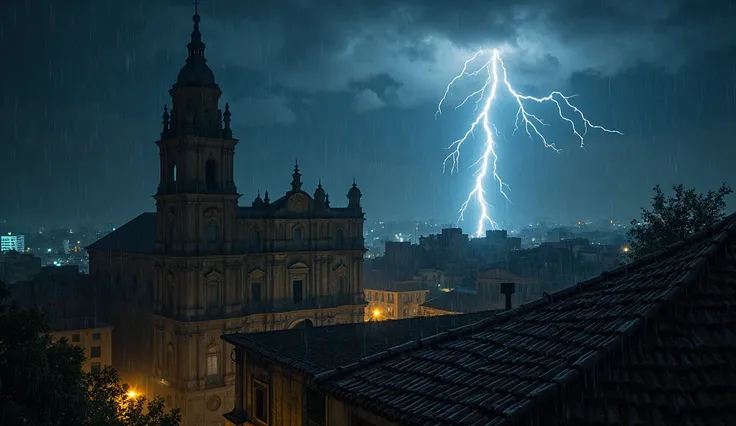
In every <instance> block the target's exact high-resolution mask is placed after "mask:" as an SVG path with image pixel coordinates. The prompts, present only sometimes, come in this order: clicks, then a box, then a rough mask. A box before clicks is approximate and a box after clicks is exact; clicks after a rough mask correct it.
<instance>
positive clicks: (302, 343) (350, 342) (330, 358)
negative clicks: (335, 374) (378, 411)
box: [222, 312, 494, 374]
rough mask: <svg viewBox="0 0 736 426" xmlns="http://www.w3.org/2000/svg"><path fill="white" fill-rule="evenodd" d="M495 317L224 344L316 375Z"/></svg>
mask: <svg viewBox="0 0 736 426" xmlns="http://www.w3.org/2000/svg"><path fill="white" fill-rule="evenodd" d="M491 315H494V313H493V312H480V313H476V314H471V315H443V316H437V317H423V318H412V319H404V320H396V321H378V322H373V321H371V322H360V323H353V324H339V325H333V326H325V327H309V328H293V329H290V330H280V331H270V332H263V333H236V334H228V335H224V336H222V339H223V340H225V341H226V342H229V343H231V344H233V345H234V346H237V347H241V348H247V349H249V350H250V351H253V352H255V353H259V354H261V355H263V356H265V357H267V358H270V359H272V360H274V361H277V362H279V363H281V364H284V365H286V366H288V367H290V368H294V369H296V370H299V371H303V372H305V373H309V374H317V373H320V372H323V371H327V370H330V369H333V368H337V367H340V366H342V365H347V364H351V363H354V362H357V361H359V360H361V359H368V360H370V357H371V356H372V355H374V354H376V353H378V352H384V351H385V349H386V348H388V347H392V346H397V345H401V344H404V343H407V342H413V341H417V340H419V339H422V338H425V337H429V336H433V335H435V334H437V333H442V332H445V331H447V330H450V329H453V328H457V327H461V326H465V325H468V324H472V323H475V322H478V321H479V320H481V319H484V318H488V317H489V316H491Z"/></svg>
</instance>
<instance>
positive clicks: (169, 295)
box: [166, 282, 174, 309]
mask: <svg viewBox="0 0 736 426" xmlns="http://www.w3.org/2000/svg"><path fill="white" fill-rule="evenodd" d="M166 307H167V308H169V309H174V283H173V282H169V284H168V286H167V288H166Z"/></svg>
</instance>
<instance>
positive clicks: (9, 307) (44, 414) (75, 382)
mask: <svg viewBox="0 0 736 426" xmlns="http://www.w3.org/2000/svg"><path fill="white" fill-rule="evenodd" d="M48 333H49V326H48V321H47V318H46V316H45V315H44V314H43V313H42V312H41V311H39V310H36V309H27V308H24V307H21V306H20V305H18V303H16V302H14V301H12V300H11V299H10V291H9V288H8V287H7V286H6V285H5V284H4V283H2V282H0V424H3V425H5V424H8V425H34V426H35V425H37V426H72V425H74V426H103V425H104V426H110V425H112V426H177V425H178V424H179V422H180V419H181V415H180V413H179V411H178V410H173V411H171V412H168V413H167V412H165V410H164V401H163V399H162V398H154V399H153V400H151V401H148V400H147V399H146V398H144V397H134V398H131V397H130V396H129V395H128V392H129V388H128V385H126V384H122V383H120V377H119V376H118V373H117V372H116V371H115V369H114V368H112V367H105V368H103V369H102V370H101V371H98V372H93V373H89V374H87V373H84V372H83V371H82V364H83V362H84V353H83V351H82V349H80V348H78V347H76V346H73V345H71V344H69V343H68V342H67V341H66V339H61V340H56V339H52V338H51V336H50V335H49V334H48Z"/></svg>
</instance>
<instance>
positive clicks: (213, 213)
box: [204, 207, 220, 219]
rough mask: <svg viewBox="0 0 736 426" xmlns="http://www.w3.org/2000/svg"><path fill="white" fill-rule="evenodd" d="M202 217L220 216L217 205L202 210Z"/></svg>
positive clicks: (212, 217)
mask: <svg viewBox="0 0 736 426" xmlns="http://www.w3.org/2000/svg"><path fill="white" fill-rule="evenodd" d="M204 217H206V218H207V219H214V218H217V217H220V209H218V208H217V207H208V208H207V209H206V210H205V211H204Z"/></svg>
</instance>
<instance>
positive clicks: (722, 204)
mask: <svg viewBox="0 0 736 426" xmlns="http://www.w3.org/2000/svg"><path fill="white" fill-rule="evenodd" d="M672 189H673V190H674V195H672V196H669V197H667V196H665V194H664V192H663V191H662V188H660V186H659V185H657V186H655V187H654V197H652V207H651V210H650V209H645V208H643V209H642V210H641V220H633V221H632V222H631V225H632V228H631V230H630V231H629V235H628V236H629V244H630V250H629V257H630V258H631V259H638V258H640V257H642V256H646V255H648V254H650V253H654V252H656V251H657V250H659V249H662V248H664V247H667V246H668V245H670V244H673V243H676V242H677V241H680V240H682V239H684V238H686V237H688V236H690V235H692V234H694V233H696V232H698V231H700V230H702V229H704V228H706V227H707V226H709V225H711V224H713V223H715V222H717V221H718V220H720V219H722V218H723V217H724V211H725V209H726V201H725V198H726V196H727V195H729V194H731V193H732V192H733V191H732V190H731V188H730V187H729V186H727V185H726V184H725V183H724V184H722V185H721V187H720V188H718V190H716V191H708V193H706V194H699V193H697V192H696V191H695V189H692V188H685V187H684V186H683V185H675V186H673V187H672Z"/></svg>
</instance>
